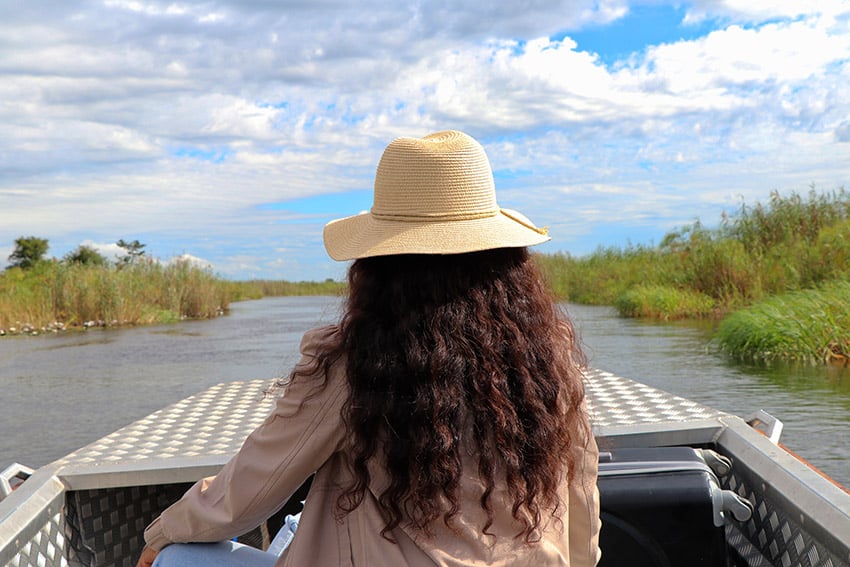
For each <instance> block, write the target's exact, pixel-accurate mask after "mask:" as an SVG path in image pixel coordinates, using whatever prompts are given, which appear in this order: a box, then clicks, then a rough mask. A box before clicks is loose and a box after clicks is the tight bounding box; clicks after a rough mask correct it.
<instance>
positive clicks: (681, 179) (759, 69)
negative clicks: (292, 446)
mask: <svg viewBox="0 0 850 567" xmlns="http://www.w3.org/2000/svg"><path fill="white" fill-rule="evenodd" d="M848 85H850V2H848V1H847V0H774V1H764V0H693V1H692V2H680V3H665V2H661V1H652V0H646V1H638V0H569V1H557V0H526V1H524V2H515V3H514V2H496V1H494V0H453V1H446V0H433V1H424V0H418V1H410V0H396V1H388V0H358V1H356V2H352V1H350V0H281V1H275V0H208V1H185V2H181V1H175V2H172V1H159V0H89V1H85V0H29V1H28V2H17V1H15V0H0V266H2V265H3V263H4V261H5V259H6V258H7V257H8V255H9V254H10V253H11V252H12V249H13V245H14V240H15V238H18V237H19V236H30V235H32V236H38V237H42V238H48V239H49V241H50V251H49V254H50V255H52V256H56V257H61V256H63V255H64V254H66V253H67V252H68V251H70V250H72V249H74V248H76V247H77V246H78V245H80V244H82V243H85V244H89V245H92V246H96V247H100V248H102V249H103V250H105V251H108V250H109V246H113V247H114V243H115V242H116V241H117V240H118V239H125V240H133V239H138V240H140V241H141V242H143V243H145V244H147V250H148V251H149V253H150V254H152V255H154V256H156V257H159V258H161V259H164V260H165V259H168V258H171V257H174V256H177V255H181V254H190V255H192V256H194V257H197V258H201V259H204V260H206V261H208V262H209V263H210V264H212V266H213V269H214V270H215V271H216V272H218V273H219V274H221V275H224V276H227V277H232V278H238V279H247V278H283V279H289V280H301V279H324V278H326V277H333V278H338V277H341V276H342V274H343V273H344V269H345V265H344V264H336V263H334V262H332V261H330V260H328V259H327V258H326V255H325V253H324V249H323V247H322V244H321V229H322V226H323V225H324V223H326V222H327V221H328V220H331V219H333V218H337V217H340V216H345V215H348V214H354V213H357V212H359V211H361V210H363V209H367V208H368V207H369V206H370V204H371V194H370V191H371V186H372V181H373V175H374V171H375V166H376V164H377V162H378V159H379V157H380V154H381V152H382V150H383V148H384V147H385V146H386V145H387V143H389V142H390V141H391V140H392V139H393V138H395V137H397V136H423V135H426V134H428V133H430V132H434V131H438V130H443V129H449V128H453V129H459V130H463V131H466V132H467V133H469V134H471V135H472V136H474V137H476V138H477V139H478V140H479V141H480V142H481V143H482V144H483V145H484V147H485V149H486V150H487V153H488V155H489V157H490V161H491V163H492V165H493V168H494V170H495V175H496V183H497V187H498V191H499V193H498V195H499V201H500V204H501V205H502V206H506V207H510V208H517V209H520V210H521V211H523V212H524V213H526V214H527V215H528V216H529V217H531V218H532V219H533V220H534V221H535V222H536V223H537V224H540V225H547V226H548V227H549V229H550V234H552V236H553V241H552V242H551V243H548V244H546V245H544V246H542V247H541V248H540V249H541V250H542V251H544V252H555V251H565V252H569V253H570V254H573V255H582V254H586V253H589V252H591V251H593V250H594V249H595V248H596V247H597V246H600V245H602V246H618V247H622V246H626V245H628V244H629V243H632V244H654V243H655V244H657V243H658V242H660V240H661V238H662V237H663V235H664V234H665V233H666V232H668V231H669V230H671V229H674V228H677V227H680V226H682V225H684V224H688V223H690V222H692V221H693V220H694V219H696V218H699V219H700V220H701V221H702V222H703V223H705V224H707V225H716V224H717V223H718V221H719V219H720V215H721V213H722V212H723V211H728V212H734V211H735V210H737V209H738V207H739V206H740V204H741V203H742V202H746V203H748V204H752V203H755V202H756V201H761V202H765V201H766V200H767V198H768V197H769V195H770V192H771V191H772V190H779V191H780V192H782V193H790V192H792V191H796V192H799V193H806V192H808V190H809V187H810V185H812V184H814V186H815V187H816V188H817V189H820V190H833V189H836V188H839V187H841V186H844V187H846V188H847V189H850V88H848Z"/></svg>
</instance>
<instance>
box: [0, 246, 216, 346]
mask: <svg viewBox="0 0 850 567" xmlns="http://www.w3.org/2000/svg"><path fill="white" fill-rule="evenodd" d="M229 303H230V297H229V290H228V288H227V285H226V282H224V281H223V280H221V279H219V278H217V277H216V276H214V275H213V274H212V273H211V272H210V271H209V270H205V269H202V268H199V267H197V266H193V265H191V264H189V263H188V262H181V261H178V262H175V263H171V264H162V263H159V262H156V261H153V260H141V261H138V262H135V263H132V264H125V265H122V266H119V267H116V266H94V265H85V264H75V263H65V262H59V261H45V262H40V263H39V264H37V265H36V266H35V267H33V268H32V269H30V270H21V269H20V268H11V269H8V270H6V271H5V272H2V273H0V329H3V330H5V331H7V332H8V331H9V330H10V329H12V328H16V329H20V328H22V327H27V328H29V327H31V328H33V329H36V330H37V329H42V328H53V327H55V326H56V325H55V323H57V322H60V323H62V326H84V325H85V326H89V325H92V324H94V325H101V326H109V325H119V324H120V325H136V324H146V323H155V322H166V321H173V320H177V319H183V318H192V319H196V318H208V317H215V316H216V315H217V314H221V313H223V312H224V311H226V310H227V309H228V306H229Z"/></svg>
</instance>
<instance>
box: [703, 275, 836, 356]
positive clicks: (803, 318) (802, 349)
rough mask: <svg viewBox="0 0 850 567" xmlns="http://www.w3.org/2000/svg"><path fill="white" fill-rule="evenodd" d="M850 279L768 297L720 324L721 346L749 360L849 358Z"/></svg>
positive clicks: (718, 334) (718, 335)
mask: <svg viewBox="0 0 850 567" xmlns="http://www.w3.org/2000/svg"><path fill="white" fill-rule="evenodd" d="M848 305H850V282H846V281H842V282H833V283H831V284H829V285H826V286H824V287H822V288H820V289H811V290H803V291H795V292H791V293H787V294H782V295H777V296H774V297H771V298H769V299H766V300H765V301H762V302H760V303H758V304H755V305H753V306H751V307H748V308H746V309H742V310H740V311H737V312H735V313H732V314H731V315H729V316H728V317H727V318H726V319H724V320H723V321H722V322H721V323H720V327H719V328H718V330H717V335H716V337H715V338H716V340H717V342H718V344H719V346H720V348H721V349H722V350H723V351H725V352H727V353H729V354H731V355H733V356H736V357H739V358H743V359H749V360H764V361H768V360H774V359H782V360H794V361H801V362H807V363H819V362H840V363H845V362H846V361H847V360H848V359H850V309H848Z"/></svg>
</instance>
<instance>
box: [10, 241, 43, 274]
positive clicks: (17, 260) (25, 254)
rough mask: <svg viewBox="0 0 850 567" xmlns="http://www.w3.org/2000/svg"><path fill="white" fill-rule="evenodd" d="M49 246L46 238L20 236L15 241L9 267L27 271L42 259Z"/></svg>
mask: <svg viewBox="0 0 850 567" xmlns="http://www.w3.org/2000/svg"><path fill="white" fill-rule="evenodd" d="M48 248H49V245H48V243H47V239H46V238H36V237H35V236H21V237H20V238H17V239H15V251H14V252H12V254H11V255H10V256H9V261H10V262H11V263H12V265H11V266H10V267H18V268H22V269H24V270H28V269H30V268H32V267H33V266H35V265H36V264H37V263H38V262H40V261H41V260H43V259H44V255H45V254H47V249H48Z"/></svg>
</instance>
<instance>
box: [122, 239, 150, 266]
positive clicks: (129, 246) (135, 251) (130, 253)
mask: <svg viewBox="0 0 850 567" xmlns="http://www.w3.org/2000/svg"><path fill="white" fill-rule="evenodd" d="M115 244H116V245H118V247H119V248H122V249H123V250H124V252H125V254H124V255H123V256H119V257H118V263H119V264H120V265H125V264H135V263H136V262H137V261H138V260H139V259H140V258H141V257H142V256H144V255H145V251H144V250H143V248H144V247H145V245H144V244H142V243H141V242H139V241H138V240H134V241H132V242H127V241H126V240H124V239H123V238H122V239H121V240H119V241H118V242H116V243H115Z"/></svg>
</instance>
